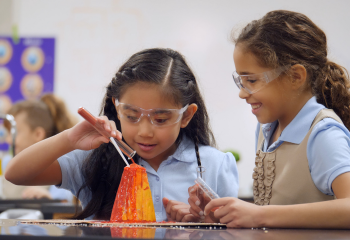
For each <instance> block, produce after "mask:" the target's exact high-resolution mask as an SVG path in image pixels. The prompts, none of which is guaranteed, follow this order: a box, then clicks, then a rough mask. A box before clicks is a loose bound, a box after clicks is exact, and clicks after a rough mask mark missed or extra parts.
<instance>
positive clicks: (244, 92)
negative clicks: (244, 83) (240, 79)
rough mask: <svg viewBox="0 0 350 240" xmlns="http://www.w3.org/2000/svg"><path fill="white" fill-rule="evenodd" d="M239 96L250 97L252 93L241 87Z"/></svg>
mask: <svg viewBox="0 0 350 240" xmlns="http://www.w3.org/2000/svg"><path fill="white" fill-rule="evenodd" d="M238 96H239V97H240V98H242V99H246V98H248V97H249V96H250V94H249V93H247V92H246V91H245V90H244V89H243V88H241V89H240V90H239V94H238Z"/></svg>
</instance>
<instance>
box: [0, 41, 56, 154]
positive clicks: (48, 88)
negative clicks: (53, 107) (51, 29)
mask: <svg viewBox="0 0 350 240" xmlns="http://www.w3.org/2000/svg"><path fill="white" fill-rule="evenodd" d="M54 65H55V39H54V38H39V37H33V38H19V39H18V41H17V42H14V41H13V39H12V38H11V37H5V36H0V113H6V112H7V111H8V110H9V108H10V107H11V106H12V104H13V103H15V102H17V101H19V100H23V99H37V98H40V96H41V95H43V94H44V93H49V92H53V90H54ZM0 125H1V124H0ZM2 128H3V126H0V145H2V144H1V143H3V142H4V139H3V137H4V134H5V133H3V129H2ZM0 148H1V146H0Z"/></svg>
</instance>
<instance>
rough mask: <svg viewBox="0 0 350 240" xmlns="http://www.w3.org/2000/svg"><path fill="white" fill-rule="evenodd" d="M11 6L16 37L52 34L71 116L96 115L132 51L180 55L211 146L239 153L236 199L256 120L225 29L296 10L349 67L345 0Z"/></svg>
mask: <svg viewBox="0 0 350 240" xmlns="http://www.w3.org/2000/svg"><path fill="white" fill-rule="evenodd" d="M15 1H16V4H15V6H16V7H15V9H14V10H13V11H14V15H16V18H15V19H16V21H18V26H19V34H20V36H23V37H24V36H25V37H30V36H34V37H35V36H39V37H42V36H50V37H56V39H57V47H56V76H55V92H56V93H57V94H58V95H60V96H61V97H63V98H64V99H65V100H66V102H67V103H68V105H69V108H70V110H71V111H74V112H75V111H76V109H77V108H78V107H79V106H82V105H83V106H85V107H87V108H88V109H91V110H92V111H93V112H94V113H97V112H98V109H99V106H100V104H101V101H102V96H103V94H104V87H105V86H106V85H107V83H108V82H109V81H110V79H111V78H112V76H113V75H114V73H115V71H116V70H117V68H118V67H119V66H120V65H121V64H122V63H123V61H125V60H126V59H127V58H128V57H129V56H130V55H131V54H133V53H135V52H136V51H139V50H141V49H143V48H150V47H168V48H173V49H175V50H178V51H180V52H181V53H182V54H184V55H185V56H186V58H187V60H188V62H189V63H190V65H191V67H192V68H193V70H194V72H195V73H196V75H197V77H198V79H199V81H200V85H201V90H202V93H203V95H204V97H205V102H206V104H207V108H208V110H209V114H210V118H211V123H212V128H213V130H214V134H215V136H216V139H217V142H218V147H219V148H220V149H221V150H224V149H227V148H232V149H235V150H237V151H239V152H240V153H241V158H242V160H241V161H240V162H239V164H238V167H239V173H240V186H241V189H240V195H241V196H244V195H251V194H252V193H251V186H252V179H251V173H252V169H253V165H254V158H255V153H254V130H255V126H256V118H255V117H254V115H253V114H251V110H250V106H248V105H247V104H246V103H245V101H243V100H240V99H239V98H238V89H237V87H236V86H235V85H234V82H233V80H232V77H231V73H232V71H233V70H234V64H233V61H232V53H233V49H234V46H233V44H232V43H231V42H230V41H229V36H230V31H231V29H232V28H240V27H242V26H244V25H245V24H247V23H248V22H250V21H251V20H253V19H258V18H260V17H262V16H263V15H264V14H265V13H266V12H268V11H270V10H276V9H287V10H293V11H298V12H302V13H304V14H306V15H307V16H309V17H310V18H311V19H312V20H313V21H314V22H315V23H316V24H318V25H319V26H320V27H321V28H322V29H323V30H324V31H325V32H326V34H327V36H328V43H329V56H330V57H331V59H333V60H335V61H337V62H338V63H340V64H342V65H344V66H345V67H347V68H349V69H350V56H349V53H350V51H349V50H350V47H349V45H348V41H349V39H350V31H349V30H348V25H349V24H350V14H349V11H348V9H349V6H350V2H349V1H347V0H343V1H341V0H338V1H337V0H334V1H328V0H309V1H307V0H294V1H279V0H270V1H259V0H254V1H253V0H251V1H248V0H245V1H238V0H219V1H203V0H192V1H189V0H186V1H185V0H174V1H161V0H147V1H143V0H132V1H128V0H124V1H113V0H103V1H101V0H50V1H48V0H25V1H23V0H15ZM1 7H4V6H1V2H0V8H1ZM213 161H215V159H213Z"/></svg>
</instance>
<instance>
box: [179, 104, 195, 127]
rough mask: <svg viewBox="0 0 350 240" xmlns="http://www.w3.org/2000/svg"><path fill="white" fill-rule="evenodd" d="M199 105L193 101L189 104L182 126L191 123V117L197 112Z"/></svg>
mask: <svg viewBox="0 0 350 240" xmlns="http://www.w3.org/2000/svg"><path fill="white" fill-rule="evenodd" d="M197 109H198V106H197V104H195V103H192V104H191V105H189V106H188V108H187V110H186V112H184V115H183V117H182V120H181V126H180V127H181V128H185V127H187V125H188V124H189V123H190V121H191V119H192V118H193V115H194V114H195V113H196V112H197Z"/></svg>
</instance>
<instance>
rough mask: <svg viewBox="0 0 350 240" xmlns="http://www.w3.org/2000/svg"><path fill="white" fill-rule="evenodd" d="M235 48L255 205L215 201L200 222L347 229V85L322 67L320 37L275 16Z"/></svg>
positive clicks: (331, 68) (308, 25)
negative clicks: (252, 124) (247, 114)
mask: <svg viewBox="0 0 350 240" xmlns="http://www.w3.org/2000/svg"><path fill="white" fill-rule="evenodd" d="M235 44H236V47H235V50H234V54H233V58H234V62H235V66H236V72H234V73H233V79H234V81H235V83H236V84H237V86H238V88H239V89H240V92H239V96H240V98H242V99H244V100H246V102H247V103H248V104H249V105H250V106H251V108H252V113H253V114H254V115H255V116H256V117H257V119H258V122H259V123H258V126H257V129H256V145H255V148H256V159H255V168H254V172H253V179H254V184H253V190H254V203H255V204H251V203H247V202H243V201H240V200H238V199H237V198H221V199H216V200H213V201H211V202H209V203H208V204H207V205H206V208H205V211H204V214H207V217H206V219H205V220H206V221H220V222H221V223H227V224H228V226H229V227H243V228H252V227H254V228H256V227H277V228H350V187H349V186H350V133H349V130H348V129H349V128H350V109H349V106H350V93H349V86H350V82H349V78H348V75H347V72H346V70H345V69H344V68H343V67H341V66H339V65H337V64H336V63H333V62H331V61H329V60H328V58H327V41H326V35H325V34H324V32H323V31H322V30H321V29H320V28H318V27H317V26H316V25H315V24H314V23H313V22H312V21H311V20H310V19H309V18H308V17H306V16H305V15H303V14H300V13H296V12H290V11H282V10H281V11H272V12H269V13H267V14H266V15H265V16H264V17H263V18H261V19H259V20H255V21H253V22H251V23H249V24H248V25H247V26H246V27H245V28H244V29H243V30H242V32H241V33H240V35H239V36H238V37H237V38H236V39H235ZM193 189H194V187H193V188H190V189H189V190H190V192H191V190H193ZM196 201H198V198H197V197H196V196H195V194H191V195H190V198H189V203H190V204H191V209H190V211H191V212H192V213H193V214H194V215H196V216H199V215H198V212H200V211H201V210H200V209H199V208H198V206H197V205H196V204H195V202H196ZM218 207H219V209H217V210H216V211H215V212H214V213H211V214H209V213H210V212H211V211H210V210H211V209H216V208H218Z"/></svg>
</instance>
